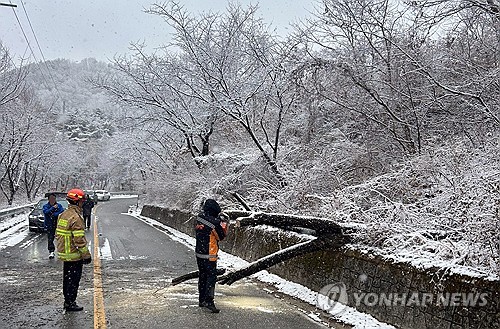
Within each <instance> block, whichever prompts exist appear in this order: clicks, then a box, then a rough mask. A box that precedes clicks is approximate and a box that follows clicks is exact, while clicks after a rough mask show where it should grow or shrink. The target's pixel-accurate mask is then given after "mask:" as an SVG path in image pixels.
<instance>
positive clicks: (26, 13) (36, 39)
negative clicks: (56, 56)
mask: <svg viewBox="0 0 500 329" xmlns="http://www.w3.org/2000/svg"><path fill="white" fill-rule="evenodd" d="M21 5H22V6H23V10H24V14H25V15H26V19H27V20H28V24H29V26H30V28H31V32H32V33H33V36H34V37H35V42H36V44H37V46H38V50H40V54H41V55H42V59H43V62H44V64H45V67H46V68H47V72H48V73H49V77H50V79H51V80H52V83H53V84H54V87H55V89H56V92H57V94H58V96H59V98H60V99H61V100H62V97H61V93H60V92H59V88H57V84H56V82H55V80H54V77H53V75H52V73H51V72H50V68H49V65H48V64H47V60H46V59H45V56H44V55H43V51H42V47H40V43H39V42H38V38H37V37H36V33H35V30H34V29H33V25H32V24H31V20H30V18H29V16H28V12H27V11H26V7H25V6H24V2H23V1H21Z"/></svg>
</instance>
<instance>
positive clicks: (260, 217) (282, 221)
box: [226, 210, 343, 236]
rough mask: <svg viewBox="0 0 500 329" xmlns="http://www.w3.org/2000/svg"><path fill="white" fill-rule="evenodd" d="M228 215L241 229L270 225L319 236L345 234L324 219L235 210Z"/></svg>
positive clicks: (331, 222) (336, 225)
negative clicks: (314, 232)
mask: <svg viewBox="0 0 500 329" xmlns="http://www.w3.org/2000/svg"><path fill="white" fill-rule="evenodd" d="M226 213H227V214H228V215H229V217H230V218H231V219H233V220H236V225H237V226H239V227H242V226H257V225H269V226H275V227H279V228H282V229H285V230H287V229H290V228H291V227H301V228H307V229H311V230H315V231H316V234H317V235H319V236H321V235H328V234H342V233H343V232H342V227H341V226H340V225H338V224H337V223H335V222H333V221H331V220H328V219H324V218H318V217H308V216H293V215H285V214H272V213H262V212H259V213H252V212H247V211H234V210H230V211H226Z"/></svg>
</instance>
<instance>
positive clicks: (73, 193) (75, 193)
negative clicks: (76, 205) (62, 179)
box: [66, 188, 85, 201]
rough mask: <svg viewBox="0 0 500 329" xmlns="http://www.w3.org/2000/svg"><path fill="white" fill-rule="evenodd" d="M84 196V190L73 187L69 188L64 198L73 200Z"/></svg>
mask: <svg viewBox="0 0 500 329" xmlns="http://www.w3.org/2000/svg"><path fill="white" fill-rule="evenodd" d="M84 197H85V192H83V191H82V190H80V189H79V188H73V189H71V190H69V191H68V194H67V195H66V199H68V200H73V201H79V200H83V198H84Z"/></svg>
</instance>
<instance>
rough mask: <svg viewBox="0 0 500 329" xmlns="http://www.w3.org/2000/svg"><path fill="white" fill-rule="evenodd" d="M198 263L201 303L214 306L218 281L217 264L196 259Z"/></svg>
mask: <svg viewBox="0 0 500 329" xmlns="http://www.w3.org/2000/svg"><path fill="white" fill-rule="evenodd" d="M196 262H197V263H198V271H199V272H200V276H199V278H198V293H199V302H200V303H207V304H213V302H214V296H215V282H216V281H217V262H212V261H210V260H208V259H203V258H198V257H197V258H196Z"/></svg>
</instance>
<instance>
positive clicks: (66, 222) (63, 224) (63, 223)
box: [57, 218, 68, 227]
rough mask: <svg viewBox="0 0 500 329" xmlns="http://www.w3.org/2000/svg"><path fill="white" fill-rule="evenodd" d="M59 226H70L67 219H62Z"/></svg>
mask: <svg viewBox="0 0 500 329" xmlns="http://www.w3.org/2000/svg"><path fill="white" fill-rule="evenodd" d="M57 225H60V226H64V227H66V226H68V221H67V220H66V219H62V218H60V219H59V222H58V223H57Z"/></svg>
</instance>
